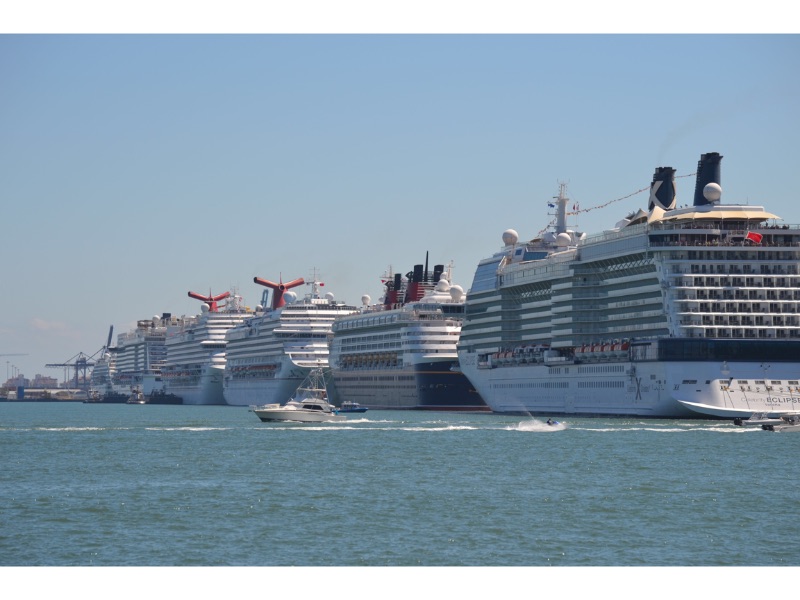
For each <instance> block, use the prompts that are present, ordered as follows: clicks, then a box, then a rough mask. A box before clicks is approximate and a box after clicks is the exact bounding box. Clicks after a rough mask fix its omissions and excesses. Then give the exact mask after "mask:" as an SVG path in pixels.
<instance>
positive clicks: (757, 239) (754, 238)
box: [744, 231, 763, 244]
mask: <svg viewBox="0 0 800 600" xmlns="http://www.w3.org/2000/svg"><path fill="white" fill-rule="evenodd" d="M762 237H763V236H762V235H761V234H760V233H756V232H754V231H748V232H747V235H746V236H744V239H746V240H750V241H751V242H754V243H756V244H760V243H761V238H762Z"/></svg>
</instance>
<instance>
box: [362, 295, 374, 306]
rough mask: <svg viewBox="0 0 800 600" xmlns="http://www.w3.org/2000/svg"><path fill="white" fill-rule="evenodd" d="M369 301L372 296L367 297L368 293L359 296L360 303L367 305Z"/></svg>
mask: <svg viewBox="0 0 800 600" xmlns="http://www.w3.org/2000/svg"><path fill="white" fill-rule="evenodd" d="M370 302H372V298H370V297H369V294H364V295H363V296H361V304H363V305H364V306H367V305H369V303H370Z"/></svg>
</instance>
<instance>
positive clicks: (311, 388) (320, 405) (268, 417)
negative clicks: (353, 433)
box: [250, 369, 347, 423]
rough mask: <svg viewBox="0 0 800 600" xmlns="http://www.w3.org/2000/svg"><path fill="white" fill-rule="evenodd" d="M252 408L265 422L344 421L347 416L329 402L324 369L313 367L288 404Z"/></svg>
mask: <svg viewBox="0 0 800 600" xmlns="http://www.w3.org/2000/svg"><path fill="white" fill-rule="evenodd" d="M250 410H251V411H252V412H254V413H255V415H256V416H257V417H258V418H259V419H261V421H263V422H270V421H297V422H301V423H324V422H328V421H344V420H345V419H346V418H347V417H345V416H344V415H340V414H339V411H338V410H337V408H336V407H335V406H333V405H332V404H330V403H329V402H328V392H327V388H326V386H325V376H324V373H323V370H322V369H312V370H311V372H310V373H309V374H308V376H307V377H306V378H305V380H303V383H301V384H300V387H298V388H297V390H296V392H295V393H294V395H293V396H292V398H291V399H290V400H289V401H288V402H287V403H286V404H283V405H281V404H265V405H263V406H252V407H250Z"/></svg>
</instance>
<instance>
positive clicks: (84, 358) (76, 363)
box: [45, 352, 95, 390]
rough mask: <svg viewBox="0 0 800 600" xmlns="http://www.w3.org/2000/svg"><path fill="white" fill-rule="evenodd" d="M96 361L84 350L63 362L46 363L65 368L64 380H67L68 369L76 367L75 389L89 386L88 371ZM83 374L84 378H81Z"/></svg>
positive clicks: (50, 365)
mask: <svg viewBox="0 0 800 600" xmlns="http://www.w3.org/2000/svg"><path fill="white" fill-rule="evenodd" d="M94 364H95V363H94V361H93V360H92V357H91V356H88V355H86V354H84V353H83V352H78V354H76V355H75V356H73V357H72V358H70V359H69V360H67V361H66V362H63V363H50V364H46V365H45V367H56V368H61V367H63V368H64V382H65V383H66V381H67V369H68V368H73V369H75V389H80V390H82V389H87V388H88V387H89V379H88V377H87V376H86V371H87V370H89V369H91V368H92V367H94ZM81 373H82V374H83V380H81V378H80V375H81Z"/></svg>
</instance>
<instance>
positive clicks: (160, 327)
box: [112, 313, 172, 397]
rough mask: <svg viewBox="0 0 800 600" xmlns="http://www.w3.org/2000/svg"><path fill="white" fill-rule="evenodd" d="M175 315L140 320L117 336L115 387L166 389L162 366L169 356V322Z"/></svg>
mask: <svg viewBox="0 0 800 600" xmlns="http://www.w3.org/2000/svg"><path fill="white" fill-rule="evenodd" d="M171 318H172V316H171V314H170V313H163V314H162V315H161V316H160V317H159V316H154V317H153V318H152V319H142V320H140V321H137V323H136V327H135V328H133V329H131V330H130V331H128V332H126V333H121V334H119V335H118V336H117V346H116V349H115V351H114V352H113V354H114V371H115V372H114V376H113V379H112V381H113V385H114V389H115V390H117V391H119V392H121V393H124V394H127V395H128V396H130V395H131V394H137V395H139V394H143V395H144V396H145V397H149V396H151V395H152V394H153V393H163V389H164V386H163V382H162V380H161V370H162V369H163V367H164V364H165V362H166V359H167V346H166V335H167V324H168V323H169V322H170V320H171Z"/></svg>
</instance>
